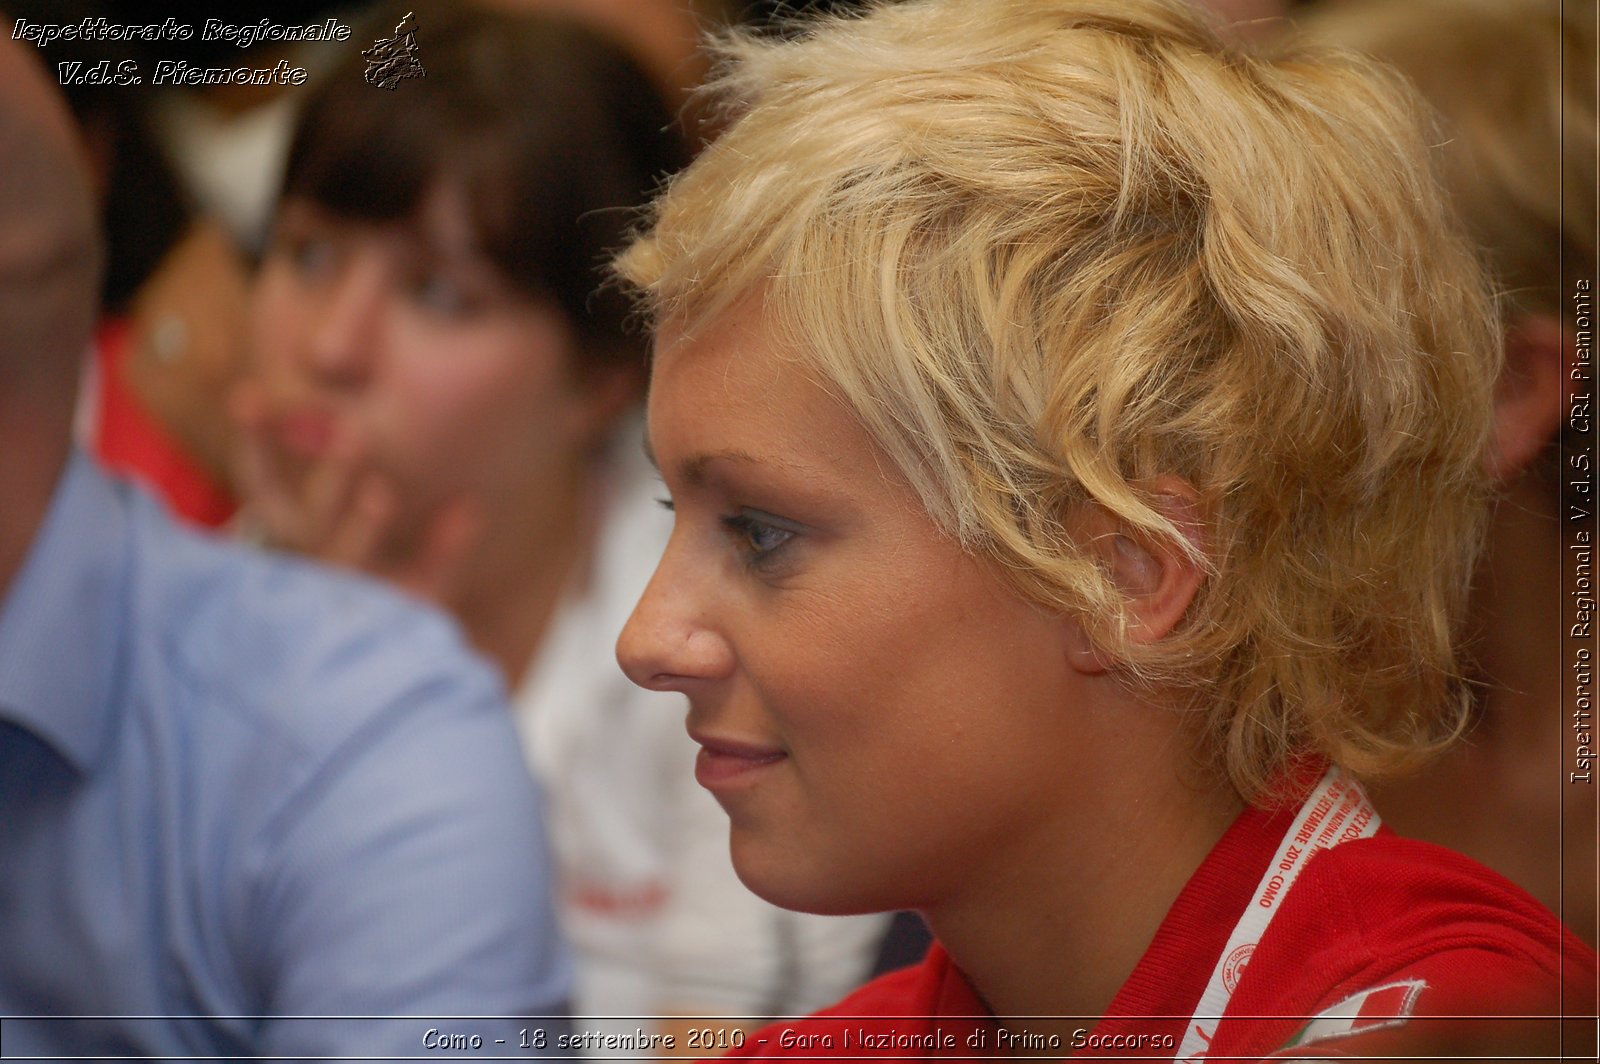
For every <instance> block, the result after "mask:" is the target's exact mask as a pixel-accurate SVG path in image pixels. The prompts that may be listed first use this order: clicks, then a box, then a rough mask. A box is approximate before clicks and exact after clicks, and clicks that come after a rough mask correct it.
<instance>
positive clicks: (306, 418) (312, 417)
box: [277, 410, 338, 458]
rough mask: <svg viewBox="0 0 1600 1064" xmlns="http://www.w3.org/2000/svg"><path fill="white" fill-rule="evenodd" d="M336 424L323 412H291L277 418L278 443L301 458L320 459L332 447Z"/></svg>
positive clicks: (332, 418)
mask: <svg viewBox="0 0 1600 1064" xmlns="http://www.w3.org/2000/svg"><path fill="white" fill-rule="evenodd" d="M337 424H338V423H337V421H336V420H335V419H334V416H333V415H332V414H330V413H328V412H326V411H323V410H291V411H288V412H286V413H284V414H283V415H281V416H280V417H279V418H278V421H277V436H278V443H279V444H280V445H281V446H282V447H283V449H284V450H286V451H288V452H289V453H290V454H293V455H297V456H299V457H301V458H321V457H322V456H323V455H325V454H327V453H328V451H329V449H331V448H332V447H333V439H334V430H335V428H336V427H337Z"/></svg>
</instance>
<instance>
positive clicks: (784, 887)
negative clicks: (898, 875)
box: [732, 828, 906, 916]
mask: <svg viewBox="0 0 1600 1064" xmlns="http://www.w3.org/2000/svg"><path fill="white" fill-rule="evenodd" d="M732 850H733V868H734V871H735V872H737V873H738V874H739V880H740V882H742V883H743V884H744V885H745V886H746V887H748V888H750V892H751V893H752V894H755V895H756V896H757V897H759V898H762V899H763V900H765V901H768V902H771V903H772V904H773V905H776V906H778V907H779V908H781V909H789V910H791V911H793V912H799V913H812V914H814V915H817V916H859V915H861V914H863V913H877V912H889V911H891V910H894V909H900V908H905V907H906V905H905V904H903V903H901V902H898V901H896V900H895V899H894V898H893V897H891V894H892V892H891V891H887V890H884V889H883V884H881V883H878V882H869V881H868V880H867V877H866V876H865V875H855V874H852V871H851V870H849V869H844V868H838V867H830V866H829V865H828V864H827V863H826V862H823V861H821V860H818V859H817V856H816V855H814V854H807V853H805V852H802V851H801V850H799V849H798V848H796V847H795V846H794V845H793V844H792V843H791V844H785V843H784V842H782V841H780V842H778V843H771V842H769V841H768V840H765V839H761V838H752V837H751V834H750V833H746V832H741V831H739V830H738V829H737V828H736V829H734V831H733V835H732ZM856 871H858V872H859V871H864V870H856Z"/></svg>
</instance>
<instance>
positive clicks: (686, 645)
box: [617, 547, 736, 691]
mask: <svg viewBox="0 0 1600 1064" xmlns="http://www.w3.org/2000/svg"><path fill="white" fill-rule="evenodd" d="M679 568H680V567H679V565H678V563H677V561H676V559H674V557H673V552H672V548H671V547H668V550H667V555H666V556H665V557H664V558H662V560H661V564H660V565H659V566H657V568H656V572H655V575H654V576H653V577H651V579H650V585H649V586H648V587H646V588H645V591H644V594H643V595H642V596H641V597H640V599H639V603H638V605H636V606H635V607H634V608H633V614H632V615H631V616H630V617H629V618H628V623H627V624H626V625H625V626H624V627H623V629H622V634H621V635H620V636H619V637H618V638H617V662H618V664H620V665H621V666H622V671H623V672H624V673H626V674H627V676H628V679H630V680H632V681H633V682H634V683H636V684H638V685H639V686H640V687H647V688H649V689H650V690H653V691H689V690H691V689H692V688H694V687H695V686H696V685H698V684H701V683H704V682H710V681H715V680H720V679H724V678H726V677H727V676H729V675H730V674H731V673H732V672H733V669H734V665H735V659H736V655H735V654H734V651H733V646H732V644H731V643H730V642H729V640H728V638H727V637H726V635H725V634H724V633H723V632H722V631H720V630H719V629H718V628H717V626H716V625H715V623H714V621H713V617H712V612H711V605H712V601H711V599H710V598H709V597H708V596H706V595H705V594H704V593H703V592H704V589H702V588H699V587H697V586H696V582H695V581H693V580H692V579H689V578H687V577H686V574H683V573H681V572H679V571H678V570H679Z"/></svg>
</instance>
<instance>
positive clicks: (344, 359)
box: [309, 255, 389, 386]
mask: <svg viewBox="0 0 1600 1064" xmlns="http://www.w3.org/2000/svg"><path fill="white" fill-rule="evenodd" d="M388 289H389V282H388V278H387V273H386V270H385V266H384V264H383V262H382V261H381V260H379V259H378V258H377V257H376V256H363V255H356V256H353V257H352V258H351V259H350V260H349V261H348V262H347V263H345V264H344V267H343V268H342V269H341V270H339V272H338V274H337V275H336V276H335V277H334V278H333V279H332V281H331V287H330V288H329V289H328V290H327V292H326V293H325V294H324V298H323V300H322V304H321V307H320V308H319V312H318V317H317V321H316V324H315V326H314V328H313V329H312V333H311V342H310V345H309V348H310V349H309V355H310V361H311V366H312V369H313V370H314V371H315V372H316V374H317V375H318V376H319V377H320V378H322V380H323V381H324V382H325V383H328V384H331V385H334V386H340V385H351V384H356V383H359V382H361V381H363V380H365V378H366V376H367V375H368V374H369V373H370V372H371V370H372V365H373V359H374V356H375V353H376V350H377V347H378V345H379V343H380V338H381V333H382V329H383V324H384V323H383V315H384V313H385V310H384V307H385V296H386V294H387V292H388Z"/></svg>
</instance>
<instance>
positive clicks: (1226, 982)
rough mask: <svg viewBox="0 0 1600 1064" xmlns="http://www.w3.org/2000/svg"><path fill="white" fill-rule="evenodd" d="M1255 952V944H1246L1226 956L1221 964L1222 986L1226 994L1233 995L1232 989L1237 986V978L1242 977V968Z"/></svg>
mask: <svg viewBox="0 0 1600 1064" xmlns="http://www.w3.org/2000/svg"><path fill="white" fill-rule="evenodd" d="M1255 951H1256V944H1255V943H1254V942H1246V943H1245V944H1244V945H1242V946H1240V947H1239V948H1238V949H1236V950H1234V951H1233V952H1232V953H1230V954H1228V959H1227V960H1225V961H1223V962H1222V985H1223V987H1224V988H1225V989H1226V990H1227V991H1228V993H1230V994H1231V993H1233V988H1234V987H1236V986H1238V985H1239V977H1240V976H1242V975H1244V966H1245V965H1247V964H1249V963H1250V955H1251V954H1252V953H1254V952H1255Z"/></svg>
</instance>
